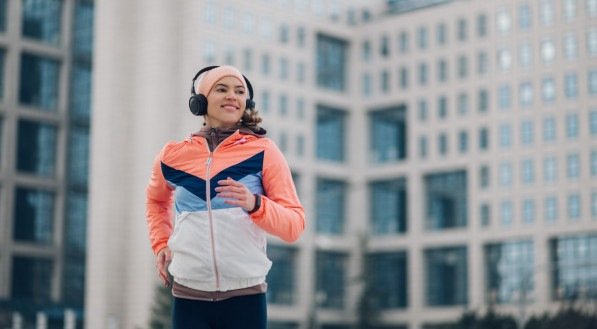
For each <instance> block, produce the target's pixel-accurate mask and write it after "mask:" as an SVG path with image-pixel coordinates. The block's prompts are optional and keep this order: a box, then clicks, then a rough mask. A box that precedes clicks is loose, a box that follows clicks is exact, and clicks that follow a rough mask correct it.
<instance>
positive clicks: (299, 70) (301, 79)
mask: <svg viewBox="0 0 597 329" xmlns="http://www.w3.org/2000/svg"><path fill="white" fill-rule="evenodd" d="M306 74H307V68H306V65H305V63H303V62H298V63H296V81H297V82H298V83H300V84H304V83H305V75H306Z"/></svg>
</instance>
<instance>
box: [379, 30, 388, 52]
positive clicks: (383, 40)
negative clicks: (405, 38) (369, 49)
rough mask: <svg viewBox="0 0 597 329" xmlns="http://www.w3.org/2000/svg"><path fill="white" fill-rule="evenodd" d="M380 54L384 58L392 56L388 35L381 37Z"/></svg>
mask: <svg viewBox="0 0 597 329" xmlns="http://www.w3.org/2000/svg"><path fill="white" fill-rule="evenodd" d="M379 53H380V55H381V56H382V57H388V56H389V55H390V39H389V38H388V36H387V35H384V36H382V37H381V42H380V46H379Z"/></svg>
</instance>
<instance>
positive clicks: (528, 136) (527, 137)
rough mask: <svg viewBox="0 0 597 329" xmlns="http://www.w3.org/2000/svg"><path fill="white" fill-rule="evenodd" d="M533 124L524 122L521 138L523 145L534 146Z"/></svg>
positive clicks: (521, 127) (521, 128)
mask: <svg viewBox="0 0 597 329" xmlns="http://www.w3.org/2000/svg"><path fill="white" fill-rule="evenodd" d="M533 135H534V133H533V122H532V121H527V120H525V121H523V122H522V124H521V125H520V138H521V141H522V144H523V145H531V144H533V139H534V138H533Z"/></svg>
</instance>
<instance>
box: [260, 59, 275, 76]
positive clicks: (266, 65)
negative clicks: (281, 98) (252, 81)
mask: <svg viewBox="0 0 597 329" xmlns="http://www.w3.org/2000/svg"><path fill="white" fill-rule="evenodd" d="M271 70H272V69H271V59H270V56H269V54H263V55H261V74H262V75H264V76H269V75H270V72H271Z"/></svg>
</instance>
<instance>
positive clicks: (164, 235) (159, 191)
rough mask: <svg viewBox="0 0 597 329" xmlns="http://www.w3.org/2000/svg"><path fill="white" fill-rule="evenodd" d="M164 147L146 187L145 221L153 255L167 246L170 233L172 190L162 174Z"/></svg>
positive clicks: (156, 159) (154, 163) (157, 157)
mask: <svg viewBox="0 0 597 329" xmlns="http://www.w3.org/2000/svg"><path fill="white" fill-rule="evenodd" d="M166 148H167V146H165V147H164V148H163V149H162V151H160V153H159V154H158V155H157V156H156V158H155V160H154V161H153V168H152V170H151V177H150V179H149V183H148V185H147V189H146V194H147V204H146V219H147V227H148V229H149V240H150V242H151V248H152V249H153V252H154V253H155V254H157V253H158V251H160V250H161V249H162V248H164V247H166V245H167V244H168V239H169V238H170V234H171V233H172V195H173V189H172V188H171V187H170V186H169V185H168V182H166V179H165V178H164V175H163V174H162V168H161V166H162V157H163V154H164V152H165V150H166Z"/></svg>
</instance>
